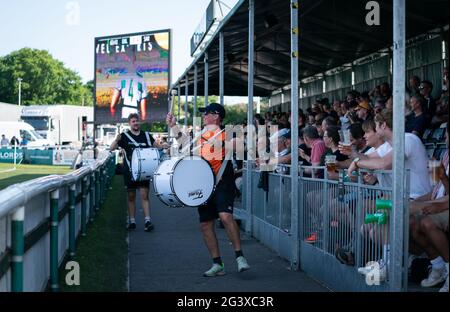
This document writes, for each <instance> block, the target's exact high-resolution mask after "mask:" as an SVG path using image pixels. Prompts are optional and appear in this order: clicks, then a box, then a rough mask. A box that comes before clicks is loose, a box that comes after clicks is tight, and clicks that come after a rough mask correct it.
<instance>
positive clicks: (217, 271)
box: [203, 263, 225, 277]
mask: <svg viewBox="0 0 450 312" xmlns="http://www.w3.org/2000/svg"><path fill="white" fill-rule="evenodd" d="M221 275H225V267H224V265H223V264H222V265H220V264H217V263H213V265H212V267H211V268H210V269H209V270H208V271H206V272H205V273H203V276H205V277H213V276H221Z"/></svg>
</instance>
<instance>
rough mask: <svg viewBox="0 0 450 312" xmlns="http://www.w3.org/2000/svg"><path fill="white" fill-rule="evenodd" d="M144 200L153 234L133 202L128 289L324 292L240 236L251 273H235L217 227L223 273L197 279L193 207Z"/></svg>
mask: <svg viewBox="0 0 450 312" xmlns="http://www.w3.org/2000/svg"><path fill="white" fill-rule="evenodd" d="M151 193H152V194H153V190H151ZM137 197H138V198H139V196H137ZM150 199H151V214H152V219H153V223H154V224H155V229H154V231H153V232H151V233H147V232H145V231H144V224H143V213H142V209H141V208H140V203H139V202H138V210H137V211H138V213H137V216H136V221H137V229H136V230H135V231H133V232H130V235H129V260H130V279H129V282H130V291H149V292H160V291H164V292H172V291H174V292H224V291H228V292H265V291H268V292H281V291H282V292H288V291H294V292H299V291H328V290H327V289H326V288H325V287H323V286H321V285H320V284H319V283H317V282H316V281H314V280H312V279H311V278H309V277H308V276H306V275H305V274H304V273H302V272H296V271H291V270H290V269H289V263H288V262H287V261H285V260H283V259H281V258H280V257H279V256H277V255H276V254H275V253H274V252H272V251H271V250H269V249H268V248H267V247H265V246H264V245H262V244H261V243H259V242H258V241H257V240H255V239H254V238H251V237H248V236H247V235H246V234H245V233H243V232H241V239H242V247H243V252H244V255H245V256H246V258H247V259H248V261H249V264H250V265H251V270H249V271H246V272H242V273H238V272H237V267H236V261H235V259H234V251H233V247H232V245H231V243H230V242H229V240H228V238H227V236H226V233H225V230H224V229H221V228H219V227H216V232H217V235H218V239H219V245H220V250H221V253H222V259H223V261H224V263H225V269H226V272H227V274H226V275H225V276H220V277H213V278H206V277H203V276H202V273H203V272H204V271H206V270H207V269H208V268H209V267H210V266H211V260H210V258H209V255H208V251H207V249H206V247H205V245H204V243H203V239H202V236H201V233H200V229H199V223H198V214H197V209H196V208H168V207H166V206H164V205H163V204H162V203H161V202H160V201H159V200H158V199H157V198H156V197H155V196H152V195H151V198H150Z"/></svg>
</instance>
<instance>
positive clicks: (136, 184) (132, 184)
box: [123, 169, 150, 191]
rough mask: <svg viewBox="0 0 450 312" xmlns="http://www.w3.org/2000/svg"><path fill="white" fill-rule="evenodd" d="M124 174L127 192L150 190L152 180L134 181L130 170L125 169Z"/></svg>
mask: <svg viewBox="0 0 450 312" xmlns="http://www.w3.org/2000/svg"><path fill="white" fill-rule="evenodd" d="M125 170H126V171H124V173H123V181H124V183H125V186H126V189H127V191H131V190H136V189H138V188H149V187H150V180H144V181H133V179H132V178H131V173H130V171H129V170H127V169H125Z"/></svg>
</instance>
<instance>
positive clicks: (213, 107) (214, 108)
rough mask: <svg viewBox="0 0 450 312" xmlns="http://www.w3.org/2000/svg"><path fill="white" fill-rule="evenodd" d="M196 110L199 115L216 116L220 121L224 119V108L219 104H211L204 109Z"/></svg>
mask: <svg viewBox="0 0 450 312" xmlns="http://www.w3.org/2000/svg"><path fill="white" fill-rule="evenodd" d="M198 110H199V111H200V113H204V114H207V113H210V114H218V115H219V116H220V118H221V119H224V118H225V108H224V107H223V106H222V105H220V104H219V103H211V104H209V105H208V106H206V107H200V108H199V109H198Z"/></svg>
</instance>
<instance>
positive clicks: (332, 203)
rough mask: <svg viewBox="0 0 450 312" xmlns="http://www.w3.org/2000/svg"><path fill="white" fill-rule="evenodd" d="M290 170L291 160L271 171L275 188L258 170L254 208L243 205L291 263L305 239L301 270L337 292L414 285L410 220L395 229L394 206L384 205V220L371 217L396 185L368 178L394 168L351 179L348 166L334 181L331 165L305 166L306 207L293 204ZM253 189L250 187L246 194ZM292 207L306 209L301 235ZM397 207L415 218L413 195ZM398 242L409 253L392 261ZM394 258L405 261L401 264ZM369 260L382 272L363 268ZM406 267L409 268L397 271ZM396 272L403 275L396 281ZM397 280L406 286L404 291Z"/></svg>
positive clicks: (259, 233)
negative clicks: (262, 179)
mask: <svg viewBox="0 0 450 312" xmlns="http://www.w3.org/2000/svg"><path fill="white" fill-rule="evenodd" d="M311 168H314V170H315V172H316V173H320V175H321V176H323V178H312V177H310V175H306V174H305V170H308V171H310V170H311ZM289 170H290V166H288V165H281V166H279V170H278V172H270V173H268V175H269V180H268V181H269V182H268V191H267V192H265V191H264V190H263V189H261V188H259V187H258V182H259V179H260V175H261V172H259V171H257V170H255V169H253V170H252V179H253V183H252V185H253V188H252V205H253V207H252V210H250V209H249V207H245V205H244V206H243V207H242V208H243V211H240V212H238V214H240V215H241V216H244V217H245V218H246V219H245V222H251V223H252V226H251V227H249V228H251V234H252V235H253V236H254V237H256V238H257V239H259V240H260V241H261V242H262V243H264V244H266V245H267V246H269V247H270V248H272V249H273V250H275V251H276V252H277V253H278V254H279V255H280V256H282V257H284V258H286V259H288V260H290V261H292V259H291V258H292V257H293V256H292V253H290V250H292V248H293V246H294V244H298V247H299V259H300V269H302V270H303V271H305V272H306V273H308V274H309V275H311V276H312V277H314V278H316V279H318V280H320V281H321V282H323V283H325V284H326V285H328V286H329V287H330V288H331V289H333V290H343V291H388V290H394V291H401V290H406V289H407V265H405V263H406V261H407V256H408V252H407V247H408V228H407V227H408V225H409V222H405V223H404V224H405V228H402V229H395V228H390V227H389V223H390V220H389V215H390V211H384V212H385V215H384V219H383V220H381V221H380V222H379V224H378V223H377V221H376V220H375V221H373V222H375V223H370V222H369V221H370V220H369V219H370V218H369V217H370V216H371V214H374V213H376V212H379V211H378V210H377V208H376V201H377V200H380V199H384V200H392V188H390V187H385V186H384V187H383V186H380V185H368V184H365V183H364V181H363V174H373V175H375V174H377V175H381V174H391V171H370V172H369V171H364V170H360V172H359V173H360V174H359V176H358V178H357V181H355V182H350V181H348V180H347V179H344V174H343V173H344V171H341V172H340V176H339V179H338V180H331V179H328V174H327V171H326V167H304V166H301V167H300V168H299V189H298V192H299V193H298V195H299V204H298V207H291V200H290V198H291V194H290V193H291V183H290V182H291V176H290V175H289ZM245 174H246V171H244V175H245ZM407 175H408V174H407ZM405 180H406V181H407V182H405V194H409V177H408V176H407V177H406V179H405ZM245 192H246V189H245V185H244V189H243V196H242V197H243V198H245ZM292 208H293V209H297V213H298V214H297V215H298V218H299V220H298V221H299V223H298V224H299V231H298V233H294V232H292V231H291V215H292V211H291V209H292ZM392 209H399V210H398V211H400V213H401V214H403V216H404V218H405V220H408V219H407V218H408V198H405V201H404V207H398V208H397V207H393V208H392ZM249 211H253V215H251V216H250V215H249V213H248V212H249ZM379 215H380V214H377V215H375V216H379ZM366 222H367V223H369V224H366ZM383 223H385V224H383ZM394 234H395V235H394ZM391 238H392V239H391ZM393 239H395V240H401V242H397V241H394V240H393ZM390 246H403V250H402V251H401V252H400V253H399V254H400V256H401V257H402V258H401V259H392V253H390V251H389V249H390ZM337 252H340V253H344V254H345V256H346V257H348V259H346V260H348V261H346V262H342V263H341V262H340V261H339V259H341V258H340V257H341V256H337V255H336V254H337ZM394 260H395V261H394ZM394 263H402V264H403V265H402V266H401V267H396V266H394V265H393V264H394ZM367 264H371V265H377V266H378V265H381V267H378V269H379V271H375V273H376V274H375V273H374V272H372V273H371V275H370V274H369V275H362V274H360V273H358V268H362V267H364V266H366V265H367ZM383 265H387V271H386V272H387V276H384V271H383V267H382V266H383ZM398 270H400V271H401V274H400V275H398V274H394V273H395V272H397V271H398ZM396 276H400V277H401V279H402V280H401V281H394V280H393V279H394V278H396ZM393 285H402V286H401V288H400V289H396V288H395V287H394V286H393Z"/></svg>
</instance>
